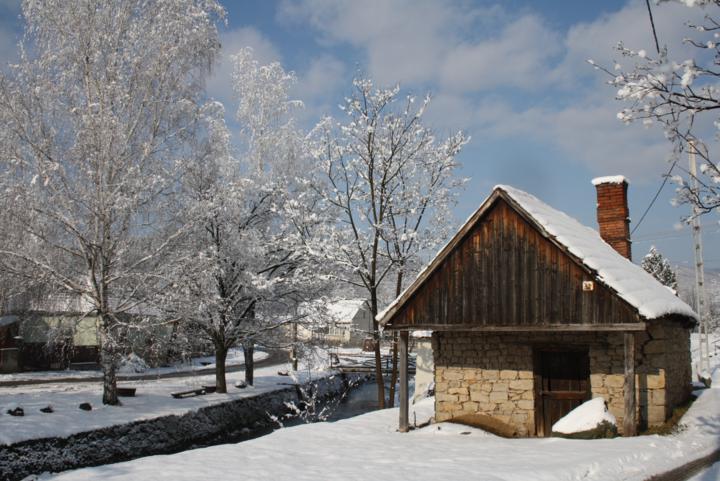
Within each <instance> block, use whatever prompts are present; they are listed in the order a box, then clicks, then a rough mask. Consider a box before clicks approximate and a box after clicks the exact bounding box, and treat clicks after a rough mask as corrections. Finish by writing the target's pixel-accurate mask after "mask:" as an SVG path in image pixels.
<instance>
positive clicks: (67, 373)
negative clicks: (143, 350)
mask: <svg viewBox="0 0 720 481" xmlns="http://www.w3.org/2000/svg"><path fill="white" fill-rule="evenodd" d="M267 357H268V353H267V352H265V351H259V350H256V351H255V352H254V353H253V359H254V360H255V361H261V360H263V359H266V358H267ZM244 362H245V358H244V357H243V350H242V348H232V349H230V350H229V351H228V357H227V362H226V363H225V365H226V366H227V367H231V366H239V365H241V364H243V363H244ZM214 367H215V357H214V356H205V357H196V358H193V359H191V360H190V361H188V362H183V363H178V364H176V365H174V366H170V367H153V368H147V369H143V370H142V371H141V372H133V371H132V370H130V369H121V370H120V372H119V375H120V376H121V377H141V376H161V375H165V374H174V373H192V372H194V371H199V370H202V369H208V368H214ZM99 376H102V373H101V372H100V371H99V370H95V371H77V370H72V369H65V370H62V371H35V372H18V373H12V374H0V382H17V381H52V380H54V379H78V380H83V379H93V378H97V377H99Z"/></svg>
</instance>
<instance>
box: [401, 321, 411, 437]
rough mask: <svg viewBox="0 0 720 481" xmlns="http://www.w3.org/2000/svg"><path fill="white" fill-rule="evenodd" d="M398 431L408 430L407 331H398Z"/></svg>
mask: <svg viewBox="0 0 720 481" xmlns="http://www.w3.org/2000/svg"><path fill="white" fill-rule="evenodd" d="M399 354H400V432H401V433H406V432H408V431H409V430H410V423H409V422H408V331H401V332H400V353H399Z"/></svg>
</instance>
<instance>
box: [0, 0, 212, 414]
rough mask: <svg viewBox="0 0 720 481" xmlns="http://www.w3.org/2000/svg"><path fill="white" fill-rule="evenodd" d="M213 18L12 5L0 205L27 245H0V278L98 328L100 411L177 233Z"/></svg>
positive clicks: (79, 5)
mask: <svg viewBox="0 0 720 481" xmlns="http://www.w3.org/2000/svg"><path fill="white" fill-rule="evenodd" d="M223 16H224V10H223V8H222V7H221V6H220V5H219V4H218V3H217V2H215V1H214V0H202V1H200V0H178V1H173V2H144V1H140V0H129V1H124V2H116V1H112V0H96V1H78V2H49V1H33V2H23V17H24V20H25V36H24V40H23V44H22V46H21V49H20V61H19V62H18V64H17V65H14V66H11V68H10V69H9V71H8V72H7V73H0V124H2V125H3V128H2V129H0V158H1V159H2V167H1V168H0V176H1V177H0V182H1V183H2V190H0V192H2V199H1V200H2V202H3V204H4V205H3V209H4V210H5V211H6V212H8V213H11V215H10V219H9V222H10V225H9V226H7V227H8V228H11V229H18V231H19V232H22V233H23V237H24V238H25V239H27V240H28V242H23V243H15V244H7V243H6V244H5V245H4V246H3V248H2V256H3V257H2V260H3V262H4V264H5V265H4V267H5V268H6V269H8V270H10V271H15V272H22V271H29V270H31V271H33V272H35V273H37V274H38V275H39V276H43V278H44V279H45V280H46V286H48V289H53V290H55V291H60V293H61V294H62V295H69V296H71V297H73V298H76V299H79V300H80V301H81V302H82V303H84V304H87V305H88V309H87V312H86V313H85V314H87V315H96V316H97V317H98V318H99V320H100V322H99V332H98V337H99V343H100V351H101V362H102V367H103V371H104V377H105V380H104V386H105V390H104V394H103V402H104V403H107V404H117V403H118V399H117V393H116V389H115V372H116V369H117V363H118V361H119V359H120V358H121V355H122V352H121V351H122V347H123V345H124V342H125V340H126V338H127V335H128V329H129V328H132V327H134V326H133V322H134V321H131V320H130V319H137V316H135V314H136V313H137V312H138V310H139V309H140V307H141V306H143V305H147V304H148V303H150V302H152V298H153V296H154V295H155V294H156V293H157V292H158V290H161V289H162V286H163V285H164V283H163V282H162V281H160V277H159V276H158V275H157V274H158V269H159V266H160V265H161V264H162V263H161V262H160V258H161V257H162V256H163V255H164V254H165V253H166V252H167V251H168V250H169V249H170V248H171V247H172V246H173V245H174V244H175V243H176V242H177V241H178V239H179V238H180V236H181V234H182V232H183V226H182V225H178V223H177V219H176V218H175V217H174V215H173V213H174V210H173V209H172V208H171V205H172V202H174V200H175V198H176V194H177V193H178V192H177V189H178V182H177V179H178V177H179V175H180V172H181V170H182V167H183V166H184V162H185V160H186V159H187V158H188V157H191V156H193V155H194V151H193V144H194V139H195V137H196V136H197V135H198V132H199V131H200V130H202V129H203V128H204V127H203V122H204V119H205V114H204V113H203V110H204V108H205V107H204V98H203V94H204V92H203V79H204V77H205V76H206V74H207V73H208V72H209V69H210V66H211V65H212V63H213V60H214V58H215V56H216V55H217V53H218V51H219V48H220V42H219V39H218V32H217V29H216V23H217V22H218V21H219V20H220V19H221V18H222V17H223ZM49 292H50V291H48V292H47V293H49ZM128 316H129V317H128Z"/></svg>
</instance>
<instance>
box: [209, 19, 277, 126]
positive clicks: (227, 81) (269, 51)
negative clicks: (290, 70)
mask: <svg viewBox="0 0 720 481" xmlns="http://www.w3.org/2000/svg"><path fill="white" fill-rule="evenodd" d="M220 42H221V44H222V49H221V54H220V58H219V59H218V62H217V65H216V66H215V69H214V71H213V74H212V76H211V77H210V78H209V79H208V82H207V89H208V93H209V95H210V96H211V97H213V98H215V99H217V100H219V101H220V102H222V103H223V104H224V105H225V109H226V111H227V113H228V116H233V115H234V114H233V112H234V109H235V103H236V102H235V94H234V92H233V88H232V62H231V59H230V57H231V56H232V55H234V54H235V53H237V52H238V51H239V50H241V49H243V48H245V47H252V49H253V51H254V54H255V58H256V59H257V60H258V62H260V63H269V62H273V61H279V60H280V58H281V57H280V53H279V51H278V50H277V48H275V46H274V45H273V44H272V42H270V40H268V39H267V38H265V37H264V36H263V35H262V33H260V32H259V31H258V30H256V29H255V28H253V27H242V28H237V29H234V30H230V31H227V32H223V33H221V34H220Z"/></svg>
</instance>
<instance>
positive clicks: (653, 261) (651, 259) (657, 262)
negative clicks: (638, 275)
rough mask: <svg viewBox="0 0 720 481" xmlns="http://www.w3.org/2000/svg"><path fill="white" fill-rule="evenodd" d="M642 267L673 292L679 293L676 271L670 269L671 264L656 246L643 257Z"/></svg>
mask: <svg viewBox="0 0 720 481" xmlns="http://www.w3.org/2000/svg"><path fill="white" fill-rule="evenodd" d="M641 265H642V268H643V269H645V270H646V271H647V272H648V273H650V274H651V275H652V276H653V277H654V278H655V279H657V280H658V281H660V282H661V283H663V284H664V285H666V286H668V287H669V288H671V289H672V290H673V291H677V276H676V275H675V271H673V269H672V267H670V262H669V261H668V260H667V259H666V258H665V257H664V256H663V255H662V254H661V253H660V252H658V250H657V249H656V248H655V246H651V247H650V251H648V253H647V254H645V257H643V260H642V263H641Z"/></svg>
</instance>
